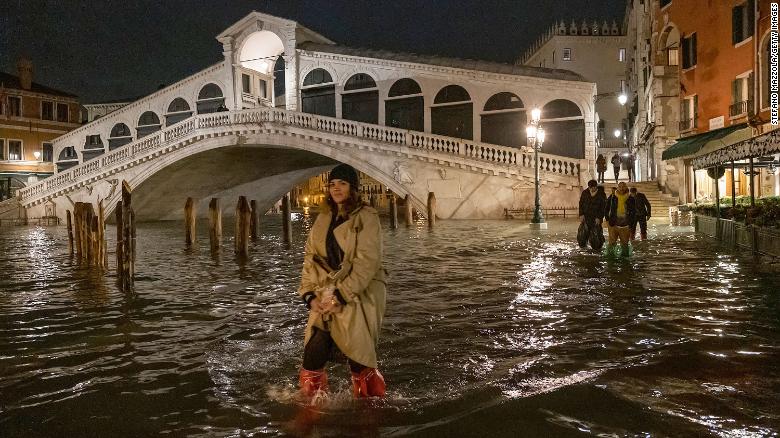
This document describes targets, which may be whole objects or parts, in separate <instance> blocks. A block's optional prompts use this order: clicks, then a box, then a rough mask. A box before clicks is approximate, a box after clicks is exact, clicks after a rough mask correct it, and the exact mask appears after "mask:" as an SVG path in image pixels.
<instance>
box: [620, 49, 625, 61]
mask: <svg viewBox="0 0 780 438" xmlns="http://www.w3.org/2000/svg"><path fill="white" fill-rule="evenodd" d="M618 61H620V62H626V49H623V48H621V49H620V50H618Z"/></svg>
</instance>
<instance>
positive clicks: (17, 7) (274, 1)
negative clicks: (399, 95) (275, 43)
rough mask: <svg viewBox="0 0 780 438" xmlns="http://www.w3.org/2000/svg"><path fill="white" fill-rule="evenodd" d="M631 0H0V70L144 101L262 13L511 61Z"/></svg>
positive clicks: (87, 96)
mask: <svg viewBox="0 0 780 438" xmlns="http://www.w3.org/2000/svg"><path fill="white" fill-rule="evenodd" d="M625 4H626V0H394V1H364V0H300V1H292V0H290V1H287V0H148V1H145V0H123V1H116V0H84V1H76V0H60V1H55V0H51V1H44V0H0V69H2V70H3V71H6V72H8V73H11V74H16V67H15V65H16V59H17V57H18V56H19V55H25V56H27V57H29V58H30V59H31V60H32V61H33V65H34V81H35V82H38V83H41V84H43V85H47V86H50V87H54V88H58V89H61V90H63V91H68V92H71V93H74V94H77V95H79V96H80V100H81V102H82V103H89V102H97V101H105V100H111V99H118V98H123V97H132V96H141V95H145V94H148V93H151V92H153V91H154V90H156V89H157V87H158V85H159V84H170V83H173V82H175V81H177V80H180V79H183V78H185V77H186V76H188V75H190V74H192V73H194V72H196V71H199V70H201V69H203V68H205V67H207V66H209V65H211V64H213V63H215V62H217V61H218V60H220V59H221V57H222V48H221V45H220V44H219V43H218V42H217V41H216V39H215V38H214V37H215V36H216V35H217V34H219V33H220V32H221V31H223V30H224V29H226V28H227V27H228V26H230V25H231V24H233V23H234V22H236V21H238V20H239V19H241V18H242V17H243V16H245V15H246V14H248V13H249V12H251V11H252V10H256V11H258V12H264V13H268V14H271V15H276V16H279V17H283V18H289V19H292V20H296V21H298V22H299V23H301V24H303V25H304V26H307V27H309V28H311V29H313V30H315V31H317V32H319V33H320V34H322V35H324V36H325V37H328V38H330V39H331V40H333V41H335V42H337V43H339V44H343V45H347V46H351V47H369V48H376V49H386V50H392V51H402V52H413V53H421V54H431V55H434V54H435V55H442V56H451V57H457V58H473V59H484V60H490V61H499V62H512V61H513V60H514V59H515V58H517V57H518V56H519V55H520V54H522V53H523V51H524V50H525V49H526V48H527V47H528V46H529V45H530V44H531V43H532V42H533V41H534V40H535V39H536V38H537V37H538V36H539V35H540V34H541V33H542V32H544V31H545V30H546V29H547V28H548V27H549V26H550V24H551V23H553V22H554V21H556V20H559V19H565V20H566V21H567V22H569V21H571V19H572V18H574V19H576V20H577V23H578V24H579V22H581V20H582V18H587V19H589V20H592V19H593V18H598V19H602V18H606V19H608V20H610V21H611V20H613V19H615V20H617V21H618V23H620V22H621V20H622V17H623V14H624V13H625Z"/></svg>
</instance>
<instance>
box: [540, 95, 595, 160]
mask: <svg viewBox="0 0 780 438" xmlns="http://www.w3.org/2000/svg"><path fill="white" fill-rule="evenodd" d="M541 126H542V127H543V128H544V132H545V140H544V144H543V145H542V151H543V152H544V153H547V154H554V155H562V156H564V157H571V158H585V119H584V118H583V117H582V111H580V108H579V107H578V106H577V104H575V103H574V102H572V101H570V100H566V99H556V100H553V101H551V102H549V103H547V105H545V106H544V107H543V108H542V120H541Z"/></svg>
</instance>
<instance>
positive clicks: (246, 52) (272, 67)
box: [236, 30, 284, 108]
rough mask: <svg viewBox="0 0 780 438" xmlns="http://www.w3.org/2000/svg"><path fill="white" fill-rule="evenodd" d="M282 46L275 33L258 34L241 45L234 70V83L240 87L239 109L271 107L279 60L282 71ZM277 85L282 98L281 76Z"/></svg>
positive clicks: (258, 32) (282, 82)
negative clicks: (235, 69) (237, 62)
mask: <svg viewBox="0 0 780 438" xmlns="http://www.w3.org/2000/svg"><path fill="white" fill-rule="evenodd" d="M282 53H284V43H283V42H282V40H281V38H279V36H277V35H276V34H275V33H273V32H271V31H267V30H261V31H257V32H254V33H252V34H251V35H249V36H248V37H247V38H246V39H245V40H244V42H243V44H242V45H241V50H240V52H239V60H240V62H239V64H240V67H239V68H238V69H237V74H238V77H237V78H236V80H237V81H240V84H241V101H242V108H254V107H256V106H274V105H275V102H274V99H273V97H275V96H276V95H277V94H276V90H277V86H278V85H279V84H277V82H276V81H277V79H275V78H274V74H275V73H276V71H277V68H278V66H279V61H280V60H281V64H282V71H284V58H282V57H281V56H280V55H281V54H282ZM279 82H281V88H282V94H284V91H283V90H284V76H282V78H281V79H280V80H279Z"/></svg>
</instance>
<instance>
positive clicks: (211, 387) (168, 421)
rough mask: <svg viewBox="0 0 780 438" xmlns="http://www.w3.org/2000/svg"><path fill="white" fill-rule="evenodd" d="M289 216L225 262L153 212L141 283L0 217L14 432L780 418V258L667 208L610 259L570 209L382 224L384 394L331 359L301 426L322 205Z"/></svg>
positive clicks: (693, 423)
mask: <svg viewBox="0 0 780 438" xmlns="http://www.w3.org/2000/svg"><path fill="white" fill-rule="evenodd" d="M225 222H226V224H228V223H231V222H232V221H231V220H226V221H225ZM280 222H281V219H280V218H279V217H278V216H264V217H263V218H262V223H261V226H262V231H263V233H264V235H263V237H262V239H261V240H260V241H258V242H255V243H252V245H251V248H250V253H251V255H250V260H247V261H245V262H241V261H238V260H236V257H235V256H234V255H233V246H232V243H233V242H232V236H233V232H232V230H231V229H230V228H227V229H226V230H225V240H224V244H223V251H222V254H221V255H220V256H218V257H212V256H211V254H210V253H209V249H208V245H209V242H208V232H207V230H206V228H205V224H204V221H200V223H199V236H198V237H199V240H198V246H199V248H197V249H195V250H191V251H188V250H186V249H185V247H184V232H183V229H184V227H183V224H182V223H181V222H156V223H142V224H139V226H138V243H137V248H138V253H137V254H138V256H137V260H138V261H137V273H136V294H135V296H128V295H125V294H123V293H122V292H120V291H118V290H117V288H116V286H115V284H114V282H115V277H114V273H113V271H112V272H111V273H109V275H108V276H106V277H100V276H97V275H94V274H91V273H90V272H89V271H88V270H86V269H84V268H82V267H80V266H79V265H78V264H77V263H76V261H75V260H70V259H69V258H68V255H67V234H66V230H65V228H64V227H59V228H35V227H30V228H23V227H18V228H2V229H0V333H1V335H0V436H2V437H16V436H26V437H47V436H68V437H81V436H90V437H91V436H100V437H108V436H152V435H158V434H167V435H169V436H185V435H186V436H286V435H305V434H308V435H310V436H390V437H395V436H414V437H418V436H419V437H424V436H426V437H427V436H464V437H478V436H491V437H516V436H582V435H587V434H590V435H597V436H707V435H712V436H722V437H735V436H740V437H742V436H777V435H778V434H779V433H780V410H778V405H779V404H780V276H778V274H777V272H778V271H779V269H778V268H777V267H772V266H767V265H759V264H756V263H754V260H753V259H752V257H751V256H750V255H749V254H748V253H744V252H742V253H740V252H735V251H733V250H731V249H729V248H726V247H725V246H721V245H719V244H718V243H717V242H715V241H713V240H710V239H708V238H705V237H703V236H700V235H695V234H694V233H693V230H692V228H690V227H670V226H668V225H664V224H656V223H653V224H651V227H650V239H651V240H650V241H647V242H639V243H637V244H636V245H635V246H634V254H633V255H632V256H631V257H630V258H629V259H614V258H607V257H604V256H603V255H602V254H601V253H594V252H591V251H588V250H582V249H580V248H578V247H577V245H576V242H575V234H576V225H577V224H576V222H574V221H571V220H566V221H564V220H552V221H551V222H550V230H549V231H546V232H534V231H531V230H529V229H528V225H527V223H526V221H523V220H516V221H442V222H438V223H437V228H436V229H435V230H434V231H432V232H431V231H429V230H428V229H427V228H426V227H425V224H420V225H419V226H417V227H415V228H411V229H407V228H403V227H402V228H399V229H398V230H387V227H386V229H385V231H384V239H385V266H386V268H387V269H388V271H389V272H390V279H389V284H388V303H387V309H388V310H387V314H386V319H385V324H384V328H383V332H382V336H381V340H380V345H379V355H380V367H381V370H382V372H383V373H384V375H385V378H386V380H387V387H388V397H387V399H386V400H385V401H384V402H381V403H379V404H377V405H373V406H368V405H365V404H359V403H357V402H353V401H352V400H351V395H350V393H349V391H350V387H349V385H348V371H347V367H346V365H345V364H333V365H332V366H331V371H332V374H331V376H330V381H331V389H332V390H333V392H334V395H333V398H332V400H331V401H330V402H329V403H328V404H326V406H325V407H324V409H323V412H322V413H321V414H320V415H319V416H318V418H316V419H314V420H311V421H309V422H308V425H306V426H301V425H300V424H299V423H300V418H298V417H299V415H300V412H299V408H298V406H297V405H296V404H295V403H294V402H293V400H292V394H293V393H294V391H295V389H296V386H297V370H298V367H299V366H300V361H301V357H302V351H303V345H302V342H303V327H304V323H305V317H306V312H307V311H306V308H305V306H304V305H303V304H302V303H301V302H300V300H299V298H298V297H297V295H296V290H297V287H298V282H299V278H300V268H301V264H302V259H303V242H304V239H305V235H306V232H307V231H308V228H309V226H310V225H311V219H310V218H301V217H298V219H297V221H296V222H294V232H293V235H294V242H293V245H292V248H291V249H286V248H285V247H284V245H283V244H282V242H281V237H280V236H281V230H280V229H281V224H280ZM386 225H387V223H385V226H386ZM106 234H107V235H108V237H109V242H108V248H109V250H110V251H111V249H112V248H114V240H113V238H114V234H115V232H114V230H113V229H112V228H111V227H109V229H108V230H107V233H106ZM110 257H111V259H110V265H111V266H112V267H113V266H114V259H113V253H112V254H111V255H110ZM296 418H298V420H296Z"/></svg>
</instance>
